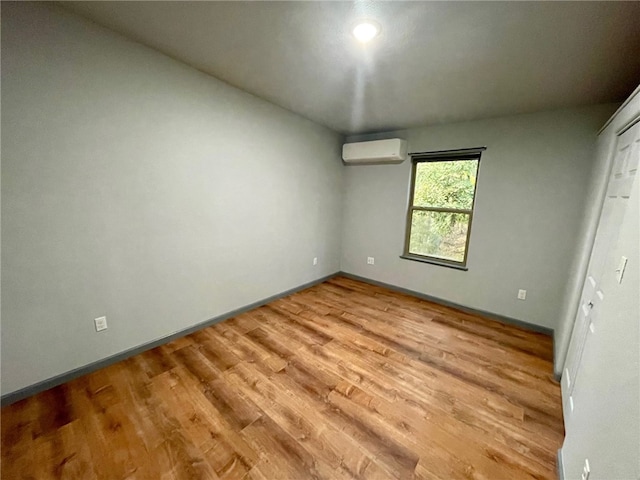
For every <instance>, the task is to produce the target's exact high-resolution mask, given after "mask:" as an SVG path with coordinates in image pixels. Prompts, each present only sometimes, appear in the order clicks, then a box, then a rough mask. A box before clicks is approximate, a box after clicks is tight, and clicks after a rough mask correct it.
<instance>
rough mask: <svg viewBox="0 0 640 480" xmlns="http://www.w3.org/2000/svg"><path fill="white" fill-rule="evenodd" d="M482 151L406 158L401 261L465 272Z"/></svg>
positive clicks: (417, 155)
mask: <svg viewBox="0 0 640 480" xmlns="http://www.w3.org/2000/svg"><path fill="white" fill-rule="evenodd" d="M484 150H485V148H484V147H482V148H473V149H465V150H451V151H444V152H427V153H414V154H411V161H412V163H413V164H412V166H411V195H410V198H409V209H408V212H407V237H406V241H405V247H404V255H403V256H402V257H403V258H406V259H409V260H419V261H424V262H428V263H435V264H440V265H445V266H451V267H457V268H462V269H466V264H467V252H468V250H469V236H470V234H471V221H472V220H473V205H474V200H475V193H476V179H477V177H478V166H479V165H480V155H481V154H482V151H484Z"/></svg>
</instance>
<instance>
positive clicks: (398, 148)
mask: <svg viewBox="0 0 640 480" xmlns="http://www.w3.org/2000/svg"><path fill="white" fill-rule="evenodd" d="M405 158H407V142H406V140H402V139H400V138H389V139H387V140H374V141H372V142H358V143H345V144H344V145H343V146H342V159H343V160H344V163H346V164H348V165H354V164H361V165H373V164H381V163H402V162H404V160H405Z"/></svg>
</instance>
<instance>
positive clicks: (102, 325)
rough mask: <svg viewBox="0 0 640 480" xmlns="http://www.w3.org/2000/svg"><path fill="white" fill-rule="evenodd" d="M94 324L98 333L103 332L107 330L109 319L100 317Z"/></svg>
mask: <svg viewBox="0 0 640 480" xmlns="http://www.w3.org/2000/svg"><path fill="white" fill-rule="evenodd" d="M93 323H95V325H96V332H101V331H103V330H106V329H107V317H98V318H96V319H95V320H94V321H93Z"/></svg>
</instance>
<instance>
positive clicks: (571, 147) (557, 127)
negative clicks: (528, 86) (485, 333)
mask: <svg viewBox="0 0 640 480" xmlns="http://www.w3.org/2000/svg"><path fill="white" fill-rule="evenodd" d="M616 106H617V105H599V106H594V107H587V108H580V109H571V110H563V111H556V112H545V113H536V114H530V115H519V116H513V117H504V118H498V119H490V120H482V121H474V122H465V123H459V124H450V125H443V126H436V127H427V128H416V129H411V130H407V131H403V132H390V133H387V134H379V135H372V136H360V137H351V138H349V139H348V140H349V141H357V140H364V139H369V138H382V137H389V136H400V137H403V138H406V139H407V140H408V141H409V151H430V150H431V151H433V150H446V149H458V148H465V147H478V146H487V150H486V152H484V154H483V156H482V160H481V162H480V173H479V177H478V187H477V196H476V209H475V213H474V223H473V227H472V231H471V244H470V249H469V256H468V267H469V270H468V271H460V270H454V269H450V268H446V267H440V266H435V265H429V264H424V263H419V262H415V261H409V260H403V259H400V258H399V255H400V254H401V253H402V249H403V245H404V235H405V218H406V208H407V202H408V195H409V176H410V167H411V164H410V162H409V161H407V162H404V163H403V164H401V165H384V166H381V165H377V166H353V167H347V168H346V170H345V185H344V188H345V197H344V201H345V207H344V216H343V222H344V225H343V243H342V270H343V271H346V272H348V273H353V274H356V275H361V276H363V277H368V278H371V279H375V280H378V281H382V282H386V283H390V284H394V285H398V286H401V287H404V288H408V289H411V290H415V291H418V292H422V293H425V294H428V295H432V296H435V297H439V298H442V299H445V300H448V301H451V302H455V303H458V304H461V305H465V306H468V307H473V308H477V309H481V310H485V311H489V312H492V313H496V314H500V315H504V316H508V317H512V318H515V319H518V320H523V321H526V322H529V323H533V324H536V325H539V326H544V327H549V328H556V327H557V325H558V319H559V316H560V310H561V305H562V301H563V297H564V295H565V293H566V292H565V289H566V284H567V280H568V277H569V269H570V267H571V265H572V260H573V255H574V249H575V246H576V244H577V238H576V237H577V233H578V231H579V227H580V223H581V219H582V211H583V208H584V202H585V198H586V193H587V186H588V184H589V180H590V175H591V171H592V166H593V159H594V150H595V145H596V135H597V131H598V129H599V128H600V127H601V126H602V124H603V123H604V122H605V120H606V119H607V118H608V117H609V116H610V115H611V113H613V111H614V110H615V107H616ZM367 256H372V257H375V265H373V266H371V265H367V263H366V257H367ZM520 288H523V289H526V290H527V299H526V300H525V301H521V300H518V299H517V298H516V294H517V292H518V289H520Z"/></svg>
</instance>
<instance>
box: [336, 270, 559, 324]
mask: <svg viewBox="0 0 640 480" xmlns="http://www.w3.org/2000/svg"><path fill="white" fill-rule="evenodd" d="M339 275H340V276H343V277H347V278H351V279H353V280H359V281H361V282H365V283H370V284H371V285H377V286H379V287H384V288H388V289H389V290H394V291H396V292H400V293H405V294H407V295H411V296H412V297H417V298H420V299H422V300H427V301H429V302H433V303H437V304H439V305H444V306H445V307H451V308H455V309H457V310H462V311H463V312H466V313H471V314H473V315H480V316H482V317H487V318H490V319H491V320H497V321H498V322H501V323H506V324H508V325H514V326H516V327H521V328H524V329H526V330H529V331H532V332H537V333H544V334H545V335H550V336H553V328H549V327H544V326H542V325H536V324H534V323H529V322H525V321H524V320H518V319H517V318H511V317H507V316H505V315H500V314H498V313H493V312H487V311H486V310H480V309H478V308H472V307H467V306H465V305H460V304H459V303H455V302H450V301H449V300H443V299H442V298H438V297H434V296H431V295H427V294H426V293H422V292H416V291H415V290H409V289H408V288H404V287H398V286H397V285H391V284H390V283H384V282H380V281H378V280H373V279H371V278H366V277H361V276H360V275H354V274H352V273H347V272H340V274H339Z"/></svg>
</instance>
